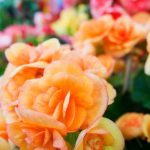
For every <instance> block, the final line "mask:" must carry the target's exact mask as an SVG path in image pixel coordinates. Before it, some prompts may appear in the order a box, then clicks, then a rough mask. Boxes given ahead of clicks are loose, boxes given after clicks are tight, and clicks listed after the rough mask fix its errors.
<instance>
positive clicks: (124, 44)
mask: <svg viewBox="0 0 150 150" xmlns="http://www.w3.org/2000/svg"><path fill="white" fill-rule="evenodd" d="M144 37H145V31H144V29H143V28H142V26H140V25H139V24H136V23H135V22H134V21H132V20H131V19H130V18H129V17H127V16H122V17H119V18H118V19H117V20H116V21H115V23H114V25H113V26H112V28H111V30H110V32H109V34H107V36H106V37H105V38H104V43H103V48H104V50H105V52H106V53H108V54H110V55H112V56H115V57H122V56H124V55H125V54H128V53H129V52H131V51H132V49H133V47H134V46H135V45H136V44H137V43H138V42H139V41H141V40H143V39H144Z"/></svg>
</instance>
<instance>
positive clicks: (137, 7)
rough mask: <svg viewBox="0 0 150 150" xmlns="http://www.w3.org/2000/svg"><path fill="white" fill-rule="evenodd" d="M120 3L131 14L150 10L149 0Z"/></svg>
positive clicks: (127, 0)
mask: <svg viewBox="0 0 150 150" xmlns="http://www.w3.org/2000/svg"><path fill="white" fill-rule="evenodd" d="M119 2H120V4H121V5H122V6H123V7H124V8H125V9H126V11H127V12H129V13H130V14H135V13H137V12H139V11H149V10H150V1H148V0H135V1H133V0H126V1H125V0H119Z"/></svg>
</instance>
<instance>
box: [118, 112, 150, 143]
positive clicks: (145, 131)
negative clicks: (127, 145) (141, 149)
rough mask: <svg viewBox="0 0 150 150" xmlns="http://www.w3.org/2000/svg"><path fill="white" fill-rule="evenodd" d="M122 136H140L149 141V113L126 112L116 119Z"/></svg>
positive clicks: (127, 137)
mask: <svg viewBox="0 0 150 150" xmlns="http://www.w3.org/2000/svg"><path fill="white" fill-rule="evenodd" d="M116 123H117V125H118V127H119V128H120V130H121V132H122V133H123V136H124V138H125V139H127V140H131V139H133V138H137V137H141V138H147V141H148V142H150V133H149V127H150V115H149V114H143V113H135V112H134V113H126V114H124V115H123V116H121V117H120V118H119V119H118V120H117V122H116Z"/></svg>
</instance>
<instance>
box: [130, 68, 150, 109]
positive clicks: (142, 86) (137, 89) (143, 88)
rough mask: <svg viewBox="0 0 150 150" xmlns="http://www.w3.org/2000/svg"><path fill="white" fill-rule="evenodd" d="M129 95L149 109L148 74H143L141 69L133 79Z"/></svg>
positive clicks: (149, 86)
mask: <svg viewBox="0 0 150 150" xmlns="http://www.w3.org/2000/svg"><path fill="white" fill-rule="evenodd" d="M131 96H132V98H133V100H134V101H135V102H137V103H139V104H140V105H142V106H143V107H145V108H148V109H150V76H147V75H145V73H144V70H143V69H142V70H140V71H139V72H138V73H137V75H136V76H135V78H134V80H133V87H132V91H131Z"/></svg>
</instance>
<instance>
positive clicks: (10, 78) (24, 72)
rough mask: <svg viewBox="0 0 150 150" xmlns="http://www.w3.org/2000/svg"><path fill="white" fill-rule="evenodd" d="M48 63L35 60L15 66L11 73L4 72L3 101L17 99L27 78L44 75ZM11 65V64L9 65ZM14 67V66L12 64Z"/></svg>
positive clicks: (0, 95)
mask: <svg viewBox="0 0 150 150" xmlns="http://www.w3.org/2000/svg"><path fill="white" fill-rule="evenodd" d="M46 65H47V63H45V62H35V63H32V64H26V65H22V66H19V67H17V68H15V69H14V70H13V71H12V72H11V73H9V75H7V73H6V74H4V76H3V77H2V80H5V81H3V84H1V90H0V97H1V100H2V102H3V103H9V102H11V101H15V100H17V98H18V95H19V90H20V87H21V86H22V85H23V84H24V82H25V81H26V80H29V79H34V78H39V77H41V76H42V75H43V71H44V68H45V67H46ZM9 66H10V65H9ZM11 68H12V66H11Z"/></svg>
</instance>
